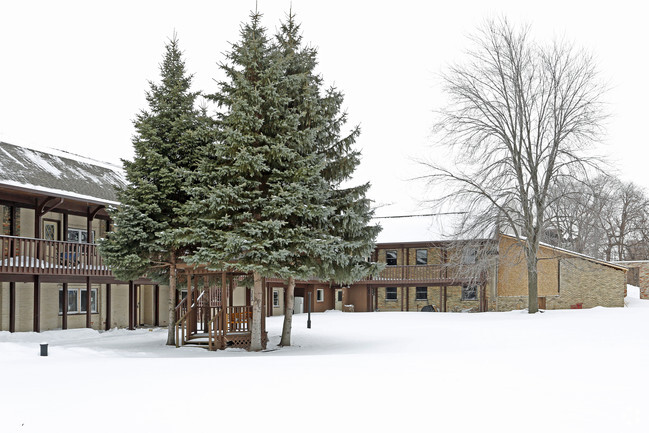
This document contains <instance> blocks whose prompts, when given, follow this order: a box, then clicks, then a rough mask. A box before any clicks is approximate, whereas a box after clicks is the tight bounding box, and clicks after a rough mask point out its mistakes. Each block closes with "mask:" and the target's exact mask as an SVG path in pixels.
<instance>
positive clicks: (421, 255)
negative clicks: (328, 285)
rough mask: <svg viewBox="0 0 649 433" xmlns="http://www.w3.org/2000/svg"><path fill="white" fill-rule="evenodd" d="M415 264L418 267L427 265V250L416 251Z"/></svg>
mask: <svg viewBox="0 0 649 433" xmlns="http://www.w3.org/2000/svg"><path fill="white" fill-rule="evenodd" d="M416 254H417V256H416V262H415V263H416V264H418V265H427V264H428V250H417V253H416Z"/></svg>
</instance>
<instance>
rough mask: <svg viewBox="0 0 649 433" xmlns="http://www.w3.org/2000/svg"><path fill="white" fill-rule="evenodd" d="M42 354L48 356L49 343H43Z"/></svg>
mask: <svg viewBox="0 0 649 433" xmlns="http://www.w3.org/2000/svg"><path fill="white" fill-rule="evenodd" d="M41 356H47V343H41Z"/></svg>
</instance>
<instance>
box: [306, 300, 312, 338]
mask: <svg viewBox="0 0 649 433" xmlns="http://www.w3.org/2000/svg"><path fill="white" fill-rule="evenodd" d="M306 296H307V301H306V311H307V313H308V314H307V319H306V327H307V328H309V329H311V291H308V292H307V294H306Z"/></svg>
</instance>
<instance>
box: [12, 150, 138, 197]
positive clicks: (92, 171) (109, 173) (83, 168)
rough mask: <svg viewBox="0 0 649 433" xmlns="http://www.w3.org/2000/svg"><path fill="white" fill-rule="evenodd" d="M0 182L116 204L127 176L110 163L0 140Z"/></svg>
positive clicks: (63, 195) (27, 188) (57, 194)
mask: <svg viewBox="0 0 649 433" xmlns="http://www.w3.org/2000/svg"><path fill="white" fill-rule="evenodd" d="M0 185H4V186H8V187H13V188H16V189H26V190H31V191H38V192H42V193H44V194H51V195H56V196H62V197H69V198H75V199H80V200H90V201H94V202H98V203H103V204H114V205H116V204H118V200H117V194H116V187H122V186H124V185H126V179H125V176H124V173H123V171H122V170H121V168H120V167H117V166H115V165H112V164H108V163H103V162H99V161H94V160H91V159H88V158H84V157H81V156H78V155H74V154H70V153H67V152H63V151H57V150H53V149H52V150H47V151H44V150H36V149H30V148H27V147H20V146H16V145H13V144H9V143H4V142H0Z"/></svg>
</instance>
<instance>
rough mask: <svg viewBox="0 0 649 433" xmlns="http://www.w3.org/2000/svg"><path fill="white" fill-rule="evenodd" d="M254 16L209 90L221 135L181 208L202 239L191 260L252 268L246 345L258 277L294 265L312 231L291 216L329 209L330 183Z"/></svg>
mask: <svg viewBox="0 0 649 433" xmlns="http://www.w3.org/2000/svg"><path fill="white" fill-rule="evenodd" d="M260 19H261V15H260V14H259V13H257V12H255V13H253V14H251V19H250V23H248V24H245V25H243V26H242V29H241V41H240V42H238V43H236V44H233V46H232V50H231V51H230V52H229V53H227V60H228V63H225V64H222V65H221V68H222V69H223V70H224V72H225V74H226V77H227V80H226V81H224V82H221V83H220V86H219V87H220V91H219V92H218V93H216V94H214V95H212V98H213V99H214V100H215V101H216V102H217V103H218V104H219V106H220V107H222V108H223V109H224V111H223V112H222V113H221V114H220V116H219V119H218V125H219V134H220V139H219V141H218V142H215V143H213V144H212V145H211V147H210V148H209V151H208V153H207V156H206V158H205V159H204V161H203V164H202V165H201V166H200V169H199V173H198V177H200V178H201V179H202V182H203V184H202V185H201V186H198V187H196V188H194V189H193V194H194V200H192V202H191V203H190V205H189V206H188V207H187V215H188V216H189V221H190V222H191V224H192V225H193V235H192V236H193V240H194V241H196V242H200V243H201V246H200V247H199V248H198V249H197V251H196V252H195V253H194V254H193V255H192V256H191V257H190V258H188V260H189V261H191V262H193V263H207V264H208V265H209V266H211V267H216V268H220V269H237V270H239V271H244V272H252V273H253V276H254V286H253V324H252V342H251V347H250V349H251V350H260V349H261V348H262V335H261V316H262V309H261V306H262V296H263V287H262V278H264V277H269V276H286V275H288V274H290V273H291V272H290V271H291V270H290V269H289V266H288V263H290V258H291V257H292V256H293V255H294V254H296V253H295V251H298V250H299V251H303V249H304V248H307V247H308V248H311V247H312V245H313V243H312V242H310V241H312V236H313V233H312V232H309V231H308V230H306V229H305V228H304V227H303V226H300V225H297V224H293V223H292V222H293V221H297V220H301V219H314V220H315V219H326V217H327V212H329V210H328V208H326V207H322V206H320V204H321V202H322V197H321V195H322V194H324V193H325V192H326V187H327V185H326V183H325V182H324V181H323V179H322V178H321V177H320V176H319V173H320V172H321V170H322V167H321V165H320V161H319V159H318V158H316V157H314V156H310V157H304V154H303V152H301V149H303V148H306V147H308V145H307V144H305V143H306V142H307V141H308V140H309V139H310V135H309V134H304V133H302V132H301V131H299V130H298V128H297V124H298V122H299V116H298V115H297V113H296V112H295V110H293V109H291V108H290V102H291V101H290V99H289V98H288V96H287V94H286V90H285V76H284V68H283V59H282V58H281V57H280V56H278V55H277V50H275V49H273V48H272V44H271V43H270V41H269V40H268V38H267V36H266V31H265V29H264V28H263V27H262V26H261V24H260Z"/></svg>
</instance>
